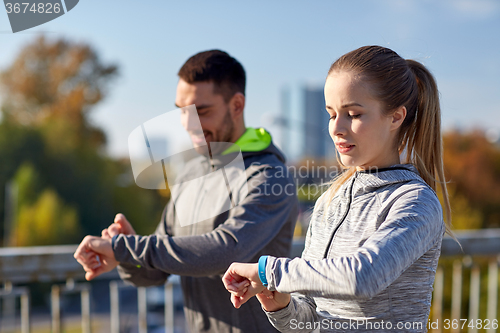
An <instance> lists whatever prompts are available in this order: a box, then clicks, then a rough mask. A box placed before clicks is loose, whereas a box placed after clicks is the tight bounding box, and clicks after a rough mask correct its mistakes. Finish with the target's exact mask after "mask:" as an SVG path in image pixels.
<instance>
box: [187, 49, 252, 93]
mask: <svg viewBox="0 0 500 333" xmlns="http://www.w3.org/2000/svg"><path fill="white" fill-rule="evenodd" d="M177 75H179V77H180V78H181V79H183V80H184V81H186V82H187V83H189V84H193V83H196V82H210V81H212V82H213V83H214V93H215V94H221V95H222V96H223V97H224V100H225V101H226V102H228V101H229V100H230V99H231V98H232V97H233V96H234V94H236V93H237V92H240V93H242V94H243V95H245V82H246V75H245V70H244V69H243V66H242V65H241V64H240V63H239V62H238V60H236V59H234V58H233V57H231V56H230V55H229V54H227V53H226V52H224V51H220V50H210V51H204V52H200V53H197V54H195V55H194V56H192V57H191V58H189V59H188V60H187V61H186V62H185V63H184V65H182V67H181V69H179V73H177Z"/></svg>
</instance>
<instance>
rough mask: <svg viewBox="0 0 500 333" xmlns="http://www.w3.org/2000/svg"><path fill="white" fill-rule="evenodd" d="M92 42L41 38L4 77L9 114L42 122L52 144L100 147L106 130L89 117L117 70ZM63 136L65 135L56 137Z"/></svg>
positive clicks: (20, 120) (29, 122) (27, 121)
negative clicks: (99, 55)
mask: <svg viewBox="0 0 500 333" xmlns="http://www.w3.org/2000/svg"><path fill="white" fill-rule="evenodd" d="M117 72H118V70H117V66H116V65H105V64H103V63H102V62H101V60H100V59H99V57H98V55H97V53H96V52H95V51H94V50H93V49H92V48H91V47H90V46H89V45H87V44H82V43H73V42H69V41H67V40H64V39H58V40H54V41H49V40H47V39H46V38H45V37H43V36H42V37H39V38H38V39H36V40H35V41H34V42H33V43H31V44H29V45H27V46H26V47H25V48H24V49H23V50H22V51H21V53H20V54H19V55H18V57H17V58H16V60H15V61H14V63H13V64H12V65H11V66H10V67H9V68H8V69H7V70H6V71H4V72H3V73H2V74H1V76H0V83H1V87H2V90H3V92H4V94H3V95H4V105H3V106H4V108H3V113H4V117H5V118H7V119H9V120H13V121H15V122H18V123H20V124H23V125H30V126H37V127H38V126H40V127H42V128H44V132H45V134H46V136H47V137H48V139H49V142H50V143H51V144H52V145H55V146H60V145H63V146H65V147H66V148H69V149H72V148H75V147H79V146H81V145H84V144H91V145H92V146H94V147H98V146H100V145H102V144H104V143H105V135H104V133H103V132H102V130H100V129H99V128H96V127H94V126H92V125H91V124H90V122H89V117H88V115H89V113H90V111H91V110H92V107H93V106H94V105H95V104H97V103H98V102H100V101H101V100H102V99H103V98H104V96H105V95H106V90H107V86H108V84H109V82H110V80H111V79H112V78H114V77H115V76H116V74H117ZM61 137H64V138H65V140H63V141H61V140H57V139H58V138H61Z"/></svg>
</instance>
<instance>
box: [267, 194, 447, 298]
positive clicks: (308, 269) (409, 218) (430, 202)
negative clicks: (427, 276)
mask: <svg viewBox="0 0 500 333" xmlns="http://www.w3.org/2000/svg"><path fill="white" fill-rule="evenodd" d="M443 234H444V223H443V216H442V210H441V206H440V204H439V201H438V199H437V197H436V195H435V194H434V192H433V191H431V190H429V191H412V192H407V193H405V194H403V195H402V196H401V197H400V198H399V199H398V200H396V201H395V202H394V204H393V206H392V207H391V208H390V210H389V212H388V215H387V216H386V218H385V220H384V222H383V223H382V224H381V225H380V227H379V228H378V230H376V231H375V232H374V233H373V234H372V235H371V236H370V237H369V238H368V239H367V240H366V241H365V242H364V244H363V245H362V246H361V247H360V248H359V249H358V250H357V251H356V252H355V253H354V254H353V255H351V256H345V257H335V258H327V259H321V260H305V259H302V258H295V259H293V260H291V259H288V258H275V257H268V260H267V264H266V277H267V280H268V284H269V285H268V289H269V290H277V291H279V292H283V293H291V292H300V293H302V294H304V295H307V296H311V297H316V296H317V297H331V298H340V299H368V298H372V297H373V296H375V295H377V294H378V293H379V292H381V291H382V290H384V289H385V288H386V287H387V286H389V285H390V284H391V283H393V282H394V281H395V280H396V279H397V278H398V277H399V276H400V275H401V274H402V273H403V272H404V271H405V270H406V269H407V268H408V267H409V266H411V265H412V264H413V263H414V262H415V261H416V260H417V259H418V258H420V257H421V256H422V255H424V254H425V253H426V252H427V251H428V250H429V249H431V248H432V247H433V246H435V245H436V243H437V242H441V240H442V236H443Z"/></svg>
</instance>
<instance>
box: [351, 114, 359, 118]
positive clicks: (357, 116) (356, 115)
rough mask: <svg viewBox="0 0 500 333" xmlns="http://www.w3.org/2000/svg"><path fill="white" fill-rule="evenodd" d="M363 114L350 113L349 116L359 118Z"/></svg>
mask: <svg viewBox="0 0 500 333" xmlns="http://www.w3.org/2000/svg"><path fill="white" fill-rule="evenodd" d="M360 116H361V115H360V114H350V115H349V117H350V118H352V119H358V118H359V117H360Z"/></svg>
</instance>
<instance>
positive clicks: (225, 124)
mask: <svg viewBox="0 0 500 333" xmlns="http://www.w3.org/2000/svg"><path fill="white" fill-rule="evenodd" d="M192 104H195V106H196V110H197V115H196V114H193V113H192V112H190V111H187V110H184V109H183V110H182V113H181V122H182V126H183V127H184V128H185V129H186V131H187V132H188V134H189V136H190V137H191V141H192V142H193V145H194V148H195V149H196V151H197V152H198V153H200V154H203V151H206V149H204V147H203V146H204V145H205V142H206V143H207V145H209V144H210V143H211V142H234V138H233V136H234V132H235V125H234V120H233V119H232V117H231V112H230V105H229V103H226V101H225V100H224V97H223V96H222V95H221V94H214V83H213V82H196V83H193V84H190V83H187V82H186V81H184V80H183V79H180V80H179V83H178V85H177V95H176V98H175V105H176V106H177V107H178V108H183V107H186V106H188V105H192ZM196 117H198V118H199V120H200V122H199V123H198V122H197V121H196ZM199 125H201V129H200V127H199ZM209 147H210V146H209ZM213 153H220V152H215V151H214V152H213Z"/></svg>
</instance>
